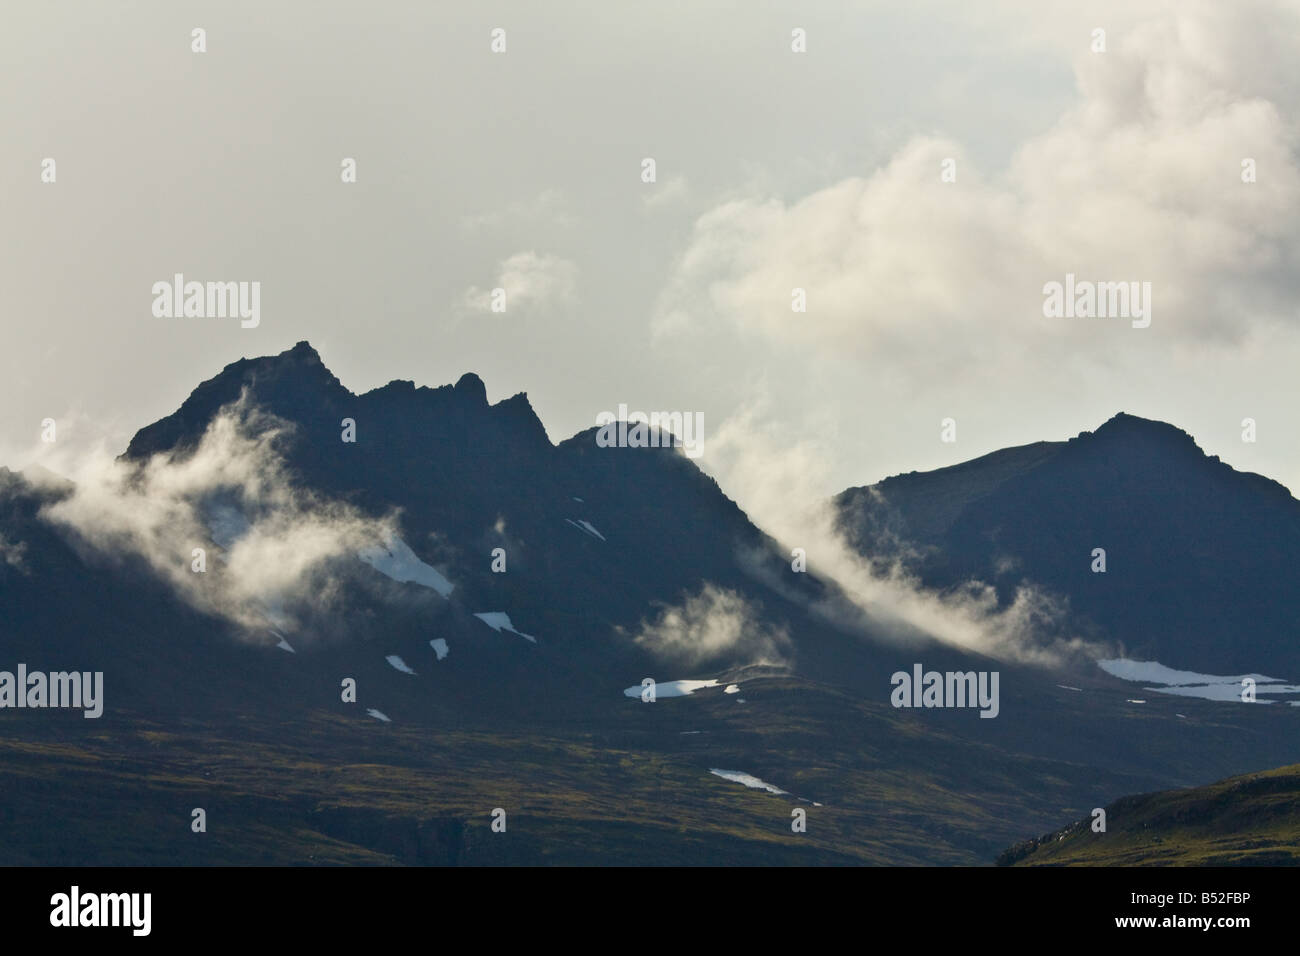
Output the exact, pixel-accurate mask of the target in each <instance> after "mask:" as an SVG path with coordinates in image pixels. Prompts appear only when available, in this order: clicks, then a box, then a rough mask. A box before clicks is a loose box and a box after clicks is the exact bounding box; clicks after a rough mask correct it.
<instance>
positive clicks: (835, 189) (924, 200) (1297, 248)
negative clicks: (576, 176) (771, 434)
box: [656, 4, 1300, 380]
mask: <svg viewBox="0 0 1300 956" xmlns="http://www.w3.org/2000/svg"><path fill="white" fill-rule="evenodd" d="M1258 29H1259V26H1258V21H1256V20H1254V19H1252V17H1250V16H1247V15H1245V14H1241V13H1239V12H1238V11H1237V10H1236V9H1235V8H1229V7H1227V6H1225V5H1209V4H1195V5H1189V6H1186V7H1182V6H1180V8H1179V11H1178V13H1176V14H1173V15H1169V16H1164V17H1160V18H1155V19H1148V20H1145V21H1142V22H1140V23H1138V24H1136V25H1134V26H1132V27H1131V28H1129V29H1112V30H1111V31H1110V33H1109V35H1108V51H1107V52H1106V53H1103V54H1094V53H1091V52H1090V51H1088V49H1087V44H1086V42H1084V41H1081V42H1080V43H1079V44H1078V50H1079V52H1078V53H1077V56H1076V62H1075V75H1076V81H1077V84H1078V88H1079V97H1080V98H1079V101H1078V102H1077V103H1076V104H1075V105H1074V106H1073V107H1071V108H1070V109H1069V110H1067V111H1066V112H1065V113H1064V114H1063V115H1061V116H1060V117H1059V119H1058V121H1057V122H1056V123H1055V124H1054V125H1053V126H1052V127H1051V128H1050V129H1047V130H1046V131H1044V132H1042V133H1041V134H1039V135H1037V136H1034V137H1032V138H1030V139H1028V140H1027V141H1025V142H1023V143H1022V144H1021V145H1020V147H1019V148H1018V149H1017V150H1016V151H1015V153H1014V155H1013V157H1012V159H1011V162H1010V164H1009V167H1008V168H1007V169H1006V170H1004V171H1003V172H1001V173H1000V174H999V175H996V176H989V175H986V174H984V173H982V172H981V171H980V170H979V169H977V168H976V167H975V164H974V163H973V162H972V161H971V160H969V159H968V158H967V156H966V154H965V152H964V150H963V148H962V146H961V145H960V144H958V143H956V142H953V141H951V140H950V139H947V138H944V137H941V136H917V137H914V138H912V139H911V140H910V141H908V142H907V143H906V144H905V145H904V146H902V147H901V148H900V149H899V150H898V151H897V152H896V153H895V154H894V156H893V157H892V159H891V160H890V161H889V162H888V163H886V164H885V165H883V166H882V167H881V168H879V169H877V170H875V171H874V172H871V173H869V174H866V175H862V176H855V177H850V178H847V179H843V180H841V181H839V182H836V183H833V184H831V185H828V186H826V187H825V188H823V189H820V190H817V191H815V192H813V193H811V194H809V195H806V196H804V197H803V198H801V199H797V200H793V201H783V200H781V199H778V198H771V197H762V196H753V197H750V198H747V199H741V200H736V201H731V202H727V203H724V204H721V205H719V206H717V207H715V208H714V209H712V210H710V211H709V212H707V213H705V214H704V215H703V216H701V217H700V218H699V219H698V220H697V222H696V223H695V228H694V231H693V234H692V236H691V239H690V241H689V243H688V245H687V247H686V249H685V251H684V253H683V254H682V255H681V257H680V259H679V261H678V263H677V267H676V270H675V273H674V275H673V278H672V281H671V283H670V284H669V287H668V288H667V289H666V291H665V293H664V295H663V297H662V300H661V302H660V304H659V308H658V310H657V319H656V329H657V331H658V332H659V333H660V334H667V333H674V332H680V331H682V330H683V329H686V328H689V327H691V326H693V325H695V324H697V323H703V322H709V321H711V320H714V319H720V320H721V321H722V322H723V323H725V324H726V325H729V326H731V327H732V328H734V329H736V330H739V331H741V332H743V333H745V334H751V335H755V336H757V337H759V338H761V339H763V340H766V341H769V342H770V343H772V344H774V345H776V346H778V347H782V348H791V347H793V348H796V349H801V348H807V349H809V350H811V351H812V352H814V353H818V354H822V355H844V354H851V355H855V356H858V357H865V356H868V355H871V356H880V355H884V356H886V357H889V358H892V359H897V360H899V361H906V362H915V363H917V371H918V372H923V373H924V374H926V375H929V376H930V378H931V380H933V376H934V372H935V370H936V365H938V366H939V367H940V368H942V367H943V366H944V365H945V364H956V365H960V364H962V363H973V362H974V361H976V360H981V359H983V360H987V361H990V362H998V363H1000V364H1002V365H1003V366H1004V367H1007V368H1009V369H1010V368H1014V367H1020V366H1023V363H1024V362H1025V361H1026V360H1027V359H1028V357H1029V356H1031V355H1032V356H1033V357H1036V358H1037V359H1038V360H1040V361H1041V360H1050V361H1065V360H1068V359H1070V358H1071V357H1072V356H1079V357H1082V358H1085V359H1086V360H1102V361H1107V360H1108V353H1113V352H1114V351H1115V349H1114V339H1113V336H1114V335H1115V334H1118V333H1120V332H1123V333H1125V334H1128V335H1136V334H1144V333H1148V334H1153V335H1155V334H1158V335H1161V336H1168V337H1169V338H1168V339H1166V341H1170V340H1172V341H1181V342H1187V343H1190V342H1192V341H1202V340H1206V339H1209V340H1218V341H1219V342H1220V343H1223V342H1227V341H1229V340H1232V339H1235V338H1237V337H1239V336H1241V335H1243V334H1244V333H1246V332H1247V331H1249V330H1251V329H1254V328H1263V327H1266V326H1271V325H1277V324H1285V323H1292V324H1295V323H1296V319H1297V314H1298V313H1297V309H1296V306H1295V301H1296V291H1297V290H1296V286H1297V283H1296V281H1295V276H1296V274H1297V270H1296V267H1297V265H1300V233H1298V232H1297V228H1296V225H1297V222H1298V221H1300V167H1298V165H1297V145H1298V144H1300V136H1298V135H1297V131H1296V128H1295V124H1294V121H1293V120H1292V119H1291V117H1293V115H1294V108H1295V106H1296V105H1297V104H1296V103H1295V102H1294V101H1282V99H1283V97H1288V96H1291V95H1293V93H1294V88H1293V87H1292V86H1287V85H1285V84H1283V83H1281V82H1280V81H1278V80H1277V78H1276V77H1275V76H1274V75H1273V74H1270V73H1261V72H1260V71H1259V70H1258V69H1256V67H1255V64H1254V56H1255V52H1254V47H1253V45H1252V43H1251V42H1249V38H1251V37H1256V36H1257V35H1258ZM1084 36H1085V37H1086V34H1084ZM1270 97H1275V98H1277V99H1278V100H1279V101H1276V102H1275V101H1274V100H1273V99H1270ZM1246 157H1249V158H1252V159H1254V160H1255V161H1256V164H1257V169H1258V181H1257V182H1255V183H1253V184H1249V185H1248V184H1245V183H1243V182H1242V180H1241V162H1242V159H1243V158H1246ZM947 158H951V159H953V160H955V161H956V171H957V179H956V182H954V183H945V182H942V181H941V179H940V170H941V165H940V164H941V162H942V161H943V160H945V159H947ZM1067 272H1072V273H1074V274H1075V275H1076V276H1077V277H1078V278H1080V279H1092V280H1104V281H1128V280H1138V281H1149V282H1151V283H1152V286H1153V289H1152V296H1153V300H1154V319H1153V325H1152V328H1151V329H1149V330H1141V331H1138V330H1132V329H1129V328H1128V327H1127V323H1123V322H1112V323H1111V324H1110V325H1109V326H1107V325H1106V324H1105V323H1106V322H1107V320H1105V319H1045V318H1044V317H1043V314H1042V304H1043V294H1042V287H1043V285H1044V283H1046V282H1049V281H1054V280H1055V281H1060V280H1062V279H1063V278H1064V276H1065V274H1066V273H1067ZM793 288H802V289H805V290H807V297H808V305H807V312H806V314H800V313H794V312H792V310H791V290H792V289H793Z"/></svg>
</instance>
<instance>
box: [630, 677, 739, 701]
mask: <svg viewBox="0 0 1300 956" xmlns="http://www.w3.org/2000/svg"><path fill="white" fill-rule="evenodd" d="M717 686H718V682H717V681H716V680H665V681H655V697H656V698H659V697H689V696H690V695H691V694H693V693H695V692H696V691H697V690H699V689H700V688H701V687H717ZM641 690H642V688H641V685H640V684H637V685H636V686H635V687H629V688H627V689H626V690H624V691H623V696H624V697H637V698H639V697H640V696H641Z"/></svg>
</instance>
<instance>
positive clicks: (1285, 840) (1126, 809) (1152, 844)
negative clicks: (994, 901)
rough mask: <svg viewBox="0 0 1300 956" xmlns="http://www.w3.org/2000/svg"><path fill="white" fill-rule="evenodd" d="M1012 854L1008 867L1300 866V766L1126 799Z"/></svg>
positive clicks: (1006, 858)
mask: <svg viewBox="0 0 1300 956" xmlns="http://www.w3.org/2000/svg"><path fill="white" fill-rule="evenodd" d="M1103 809H1104V810H1105V811H1106V818H1105V819H1106V830H1105V832H1104V833H1098V832H1095V831H1094V830H1093V829H1092V823H1093V820H1094V817H1093V815H1089V816H1088V817H1087V818H1085V819H1083V820H1079V821H1077V822H1075V823H1073V824H1071V825H1070V826H1068V827H1065V828H1063V829H1061V830H1057V831H1055V832H1052V833H1048V834H1046V835H1045V836H1042V837H1040V838H1039V839H1037V840H1027V841H1025V842H1023V843H1018V844H1016V845H1015V846H1013V847H1011V848H1009V849H1008V850H1006V851H1005V852H1004V853H1003V854H1002V855H1001V856H1000V857H999V858H998V864H999V865H1000V866H1297V865H1300V765H1292V766H1290V767H1281V768H1279V769H1277V770H1270V771H1266V772H1264V773H1253V774H1245V775H1243V776H1240V777H1232V778H1231V779H1228V780H1221V781H1219V782H1217V783H1213V784H1210V785H1209V786H1204V787H1192V788H1190V789H1187V790H1168V791H1164V792H1162V793H1147V794H1142V795H1141V796H1135V797H1125V798H1124V799H1122V800H1118V801H1116V802H1115V803H1112V804H1110V805H1109V806H1107V807H1104V808H1103Z"/></svg>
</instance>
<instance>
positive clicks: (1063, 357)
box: [0, 0, 1300, 505]
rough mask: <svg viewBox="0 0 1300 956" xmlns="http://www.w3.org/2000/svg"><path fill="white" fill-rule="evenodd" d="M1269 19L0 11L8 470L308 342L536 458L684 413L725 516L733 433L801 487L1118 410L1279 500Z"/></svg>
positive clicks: (311, 8)
mask: <svg viewBox="0 0 1300 956" xmlns="http://www.w3.org/2000/svg"><path fill="white" fill-rule="evenodd" d="M1298 10H1300V8H1298V6H1297V4H1296V3H1294V2H1291V3H1270V2H1251V0H1245V2H1237V3H1232V4H1226V3H1222V2H1210V3H1195V2H1178V3H1168V4H1165V3H1143V2H1136V0H1123V2H1119V3H1089V4H1079V3H1053V2H1043V0H1033V2H1029V0H1026V2H1023V3H998V2H981V3H975V4H972V3H958V2H949V3H942V4H941V3H929V2H909V3H905V4H899V3H865V2H861V3H860V2H850V0H827V2H804V3H784V2H770V0H750V2H735V3H719V2H708V0H694V2H691V3H682V4H676V5H675V4H669V3H656V4H643V3H637V4H633V3H610V2H591V3H560V2H547V3H538V2H516V3H484V2H475V3H468V2H464V3H451V2H446V3H444V2H438V3H424V2H420V3H414V2H412V3H396V2H380V0H376V2H369V3H334V2H318V0H313V2H310V3H309V2H294V3H288V2H276V3H268V2H266V0H257V2H247V3H244V2H221V3H179V2H138V3H132V2H113V3H91V2H84V0H79V2H40V3H24V4H12V3H11V4H7V5H6V9H5V12H4V13H3V14H2V15H0V18H2V21H3V22H2V23H0V129H2V130H3V136H0V179H3V182H4V188H3V190H0V294H2V295H3V298H2V299H0V302H2V303H3V305H2V308H3V337H2V340H0V463H3V464H9V465H22V464H24V463H26V462H27V461H28V460H30V459H31V458H32V456H33V455H34V454H35V453H36V452H37V451H38V450H39V449H40V446H39V443H38V437H39V433H40V429H41V421H42V419H45V418H47V417H50V418H54V419H56V420H57V421H58V423H59V428H60V431H59V443H60V445H61V446H62V447H61V450H62V451H64V452H65V453H67V452H69V451H73V452H75V450H76V449H77V448H78V443H83V444H88V443H90V442H92V441H95V440H100V439H102V438H103V437H104V436H108V437H109V439H110V440H111V441H113V442H116V443H117V445H118V446H119V447H124V445H125V442H126V440H127V438H128V437H129V436H130V434H132V433H133V432H134V431H135V430H136V429H138V428H139V427H141V426H143V425H145V424H147V423H149V422H152V421H154V420H156V419H158V418H160V417H162V416H164V415H166V414H169V413H170V412H172V411H173V410H175V408H176V407H177V406H179V404H180V403H181V402H182V401H183V400H184V398H185V397H186V396H187V395H188V394H189V392H190V391H191V389H192V388H193V387H194V386H195V385H196V384H198V382H200V381H201V380H203V379H206V378H210V377H211V376H212V375H214V374H215V373H216V372H217V371H219V370H220V368H221V367H222V366H224V365H225V364H227V363H229V362H232V361H234V360H236V359H238V358H240V357H243V356H256V355H264V354H270V353H275V352H279V351H282V350H284V349H286V348H289V347H290V346H292V345H293V344H294V343H295V342H297V341H299V340H301V339H307V340H309V341H310V342H311V343H312V344H313V345H315V346H316V348H317V349H318V350H319V351H320V353H321V356H322V358H323V359H324V361H325V363H326V364H327V365H328V366H329V367H330V368H331V369H332V370H333V371H334V373H335V374H336V375H338V376H339V378H340V379H341V380H342V382H343V383H344V385H346V386H347V387H349V388H351V389H352V390H353V391H357V392H360V391H365V390H368V389H371V388H375V387H378V386H380V385H382V384H384V383H385V382H387V381H389V380H391V379H394V378H401V379H413V380H414V381H415V382H416V383H417V384H422V385H432V386H436V385H440V384H445V383H449V382H454V381H455V380H456V379H457V378H458V377H459V376H460V375H461V373H463V372H465V371H474V372H477V373H478V374H479V375H481V376H482V378H483V379H484V381H485V382H486V384H487V389H488V395H489V398H490V399H491V400H492V401H497V400H500V399H502V398H506V397H509V396H510V395H512V394H514V393H516V392H520V391H525V392H527V393H528V395H529V398H530V399H531V401H532V404H533V406H534V408H535V409H536V410H537V412H538V414H539V416H540V417H541V419H542V421H543V422H544V423H545V424H546V427H547V429H548V431H549V433H550V436H551V439H552V440H553V441H560V440H562V439H564V438H566V437H568V436H569V435H571V434H572V433H574V432H575V431H578V430H580V429H582V428H586V427H588V426H590V425H592V424H593V423H594V422H595V418H596V415H597V414H598V413H599V412H601V411H604V410H611V411H613V410H617V408H618V406H619V404H620V403H622V404H626V405H627V406H628V407H629V408H630V409H634V410H635V409H642V410H646V411H650V410H680V411H685V412H694V411H701V412H703V413H704V422H705V432H704V456H703V458H702V459H700V462H701V464H702V465H704V467H706V468H708V469H710V470H711V471H713V472H714V473H715V474H717V475H718V477H719V480H720V481H721V482H722V484H723V488H724V490H730V489H729V488H728V480H727V478H728V475H727V470H728V461H732V460H735V459H734V456H733V457H728V455H726V454H723V452H724V451H725V446H726V440H727V438H728V436H729V440H730V441H731V442H733V443H734V441H736V440H737V437H738V436H740V437H741V439H742V440H745V441H751V442H753V441H763V442H768V443H770V446H771V449H772V455H773V456H774V458H777V457H780V456H782V454H783V453H784V452H788V451H789V450H790V449H791V448H795V447H797V448H799V449H800V450H801V455H800V456H798V458H797V460H798V461H799V462H800V465H799V467H806V468H808V469H810V471H811V472H812V474H811V475H810V484H811V486H812V487H813V488H814V489H815V490H816V491H817V492H818V493H824V494H829V493H833V492H835V491H837V490H839V489H841V488H843V487H845V486H848V485H858V484H865V483H869V482H872V481H876V480H878V479H880V478H882V477H885V476H887V475H890V474H894V473H898V472H902V471H910V470H913V469H917V470H924V469H929V468H935V467H939V466H942V465H946V464H952V463H954V462H957V461H962V460H965V459H969V458H973V457H976V456H977V455H980V454H984V453H986V452H988V451H992V450H994V449H996V448H1000V447H1004V446H1007V445H1014V444H1023V443H1026V442H1031V441H1037V440H1041V439H1063V438H1068V437H1071V436H1073V435H1075V434H1077V433H1078V432H1080V431H1083V430H1090V429H1093V428H1095V427H1097V426H1098V425H1100V424H1101V423H1102V422H1103V421H1105V420H1106V419H1107V418H1109V417H1110V416H1112V415H1113V414H1115V413H1116V412H1118V411H1127V412H1130V413H1133V414H1137V415H1142V416H1145V417H1150V418H1159V419H1162V420H1165V421H1169V422H1172V423H1174V424H1176V425H1178V426H1179V427H1181V428H1184V429H1185V430H1187V431H1189V432H1190V433H1191V434H1192V435H1193V436H1194V437H1195V438H1196V439H1197V440H1198V442H1199V443H1200V444H1201V446H1202V447H1203V448H1204V449H1205V450H1206V451H1207V452H1208V453H1210V454H1218V455H1220V456H1221V457H1222V458H1223V459H1224V460H1225V461H1227V462H1229V463H1230V464H1232V465H1234V466H1235V467H1238V468H1241V469H1244V470H1251V471H1259V472H1262V473H1264V474H1266V475H1269V476H1270V477H1273V478H1276V479H1278V480H1280V481H1283V482H1284V483H1286V484H1287V485H1288V486H1289V487H1290V488H1292V489H1293V490H1294V489H1297V488H1300V421H1297V402H1296V396H1297V378H1298V375H1297V370H1300V306H1298V305H1297V302H1298V301H1300V300H1298V299H1297V275H1298V273H1297V258H1298V257H1300V157H1298V149H1297V136H1298V135H1300V125H1298V124H1297V115H1296V112H1297V105H1298V103H1300V72H1298V71H1297V70H1296V69H1295V64H1296V63H1297V62H1300V49H1297V48H1298V47H1300V12H1298ZM196 27H200V28H203V29H204V30H205V31H206V47H207V51H206V52H205V53H195V52H193V51H192V49H191V46H192V42H193V41H192V31H193V30H194V29H195V28H196ZM498 27H499V28H502V29H504V30H505V40H506V50H505V52H504V53H494V52H493V51H492V49H491V42H492V36H491V32H492V30H493V29H494V28H498ZM796 28H799V29H802V30H804V31H806V37H807V40H806V46H807V50H806V52H804V53H796V52H794V51H793V50H792V48H791V46H792V31H793V30H795V29H796ZM1098 28H1100V29H1103V30H1104V31H1105V50H1104V52H1096V51H1094V49H1093V47H1094V46H1095V44H1096V39H1095V34H1094V30H1096V29H1098ZM345 157H352V158H354V159H355V160H356V164H357V182H355V183H344V182H342V181H341V175H340V171H341V167H340V164H341V162H342V160H343V159H344V158H345ZM647 157H650V158H653V159H654V160H655V162H656V181H655V182H654V183H645V182H643V181H642V161H643V159H645V158H647ZM46 158H53V159H54V160H55V161H56V164H57V166H56V170H57V180H56V181H55V182H54V183H44V182H42V181H41V174H42V161H43V160H44V159H46ZM949 159H951V160H953V161H954V162H953V164H951V165H950V166H949V168H950V169H955V172H956V179H955V182H944V181H943V179H942V177H941V172H942V170H943V168H944V163H945V161H946V160H949ZM1245 159H1253V160H1254V169H1255V181H1254V182H1243V173H1242V169H1243V166H1242V163H1243V160H1245ZM177 272H181V273H183V274H184V275H185V276H186V278H187V279H191V280H198V281H209V280H233V281H258V282H260V283H261V319H260V324H259V325H258V327H257V328H241V326H240V323H239V321H238V320H237V319H221V318H188V319H186V318H157V317H155V316H154V315H153V312H152V309H151V306H152V303H153V295H152V292H151V288H152V286H153V284H154V283H155V282H157V281H160V280H168V281H169V280H170V279H171V277H172V275H173V274H174V273H177ZM1067 273H1073V274H1075V275H1076V276H1077V277H1078V278H1079V279H1080V280H1095V281H1138V282H1150V283H1151V288H1152V293H1151V297H1152V303H1151V304H1152V315H1151V319H1152V321H1151V324H1150V326H1149V327H1147V328H1134V327H1132V324H1131V323H1130V322H1129V321H1128V320H1127V319H1124V318H1046V317H1044V314H1043V299H1044V296H1043V286H1044V284H1045V283H1048V282H1052V281H1064V278H1065V276H1066V274H1067ZM497 287H502V288H505V289H506V290H507V300H506V301H507V308H506V311H505V312H504V313H494V312H492V311H490V310H489V309H488V308H487V303H488V301H489V294H490V290H492V289H493V288H497ZM796 287H798V288H803V289H805V290H806V294H807V311H806V312H804V313H796V312H793V311H792V309H791V290H792V289H793V288H796ZM949 417H950V418H953V419H955V420H956V423H957V441H956V442H955V443H944V442H942V441H940V422H941V420H942V419H944V418H949ZM1247 417H1250V418H1253V419H1255V420H1256V422H1257V423H1258V425H1257V428H1258V440H1257V441H1256V442H1255V443H1253V444H1251V443H1245V442H1243V441H1242V440H1241V432H1242V427H1241V422H1242V419H1243V418H1247ZM711 435H717V436H719V439H720V441H719V443H718V444H717V445H716V446H715V453H714V454H713V455H712V456H711V455H710V436H711ZM746 457H747V460H750V461H751V465H752V456H746ZM741 503H742V505H743V504H745V502H744V501H743V500H742V501H741Z"/></svg>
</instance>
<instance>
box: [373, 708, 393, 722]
mask: <svg viewBox="0 0 1300 956" xmlns="http://www.w3.org/2000/svg"><path fill="white" fill-rule="evenodd" d="M366 713H367V714H369V715H370V716H371V717H373V718H375V720H382V721H383V722H384V723H386V724H391V723H392V722H393V721H392V719H391V718H390V717H389V716H388V715H387V714H385V713H384V712H383V711H382V710H375V708H373V707H370V708H368V709H367V710H366Z"/></svg>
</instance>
